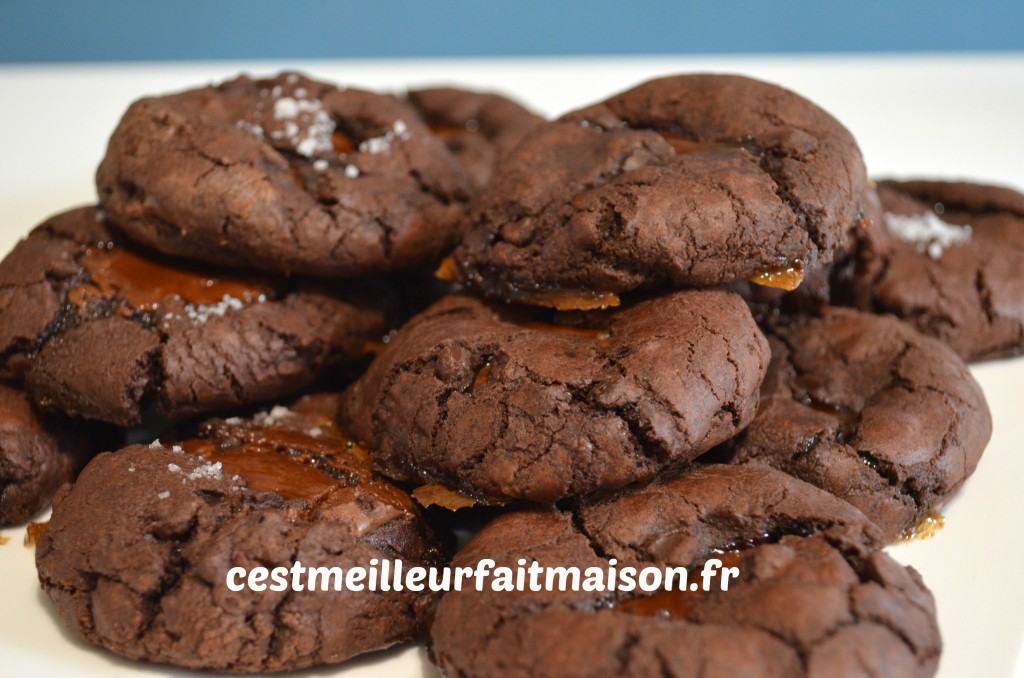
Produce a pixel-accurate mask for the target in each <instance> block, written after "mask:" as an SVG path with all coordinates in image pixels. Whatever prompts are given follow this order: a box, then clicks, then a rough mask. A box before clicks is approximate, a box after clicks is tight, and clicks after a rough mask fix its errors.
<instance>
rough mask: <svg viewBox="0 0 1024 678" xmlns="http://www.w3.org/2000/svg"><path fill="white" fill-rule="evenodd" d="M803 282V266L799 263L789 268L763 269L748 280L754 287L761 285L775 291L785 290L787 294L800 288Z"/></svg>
mask: <svg viewBox="0 0 1024 678" xmlns="http://www.w3.org/2000/svg"><path fill="white" fill-rule="evenodd" d="M803 281H804V271H803V265H802V264H801V263H800V262H799V261H798V262H796V263H794V264H791V265H789V266H775V267H773V268H768V269H765V270H764V271H761V272H760V273H758V274H757V275H755V276H754V277H752V278H750V282H752V283H754V284H755V285H761V286H762V287H774V288H776V289H780V290H786V291H787V292H792V291H793V290H795V289H796V288H798V287H800V283H802V282H803Z"/></svg>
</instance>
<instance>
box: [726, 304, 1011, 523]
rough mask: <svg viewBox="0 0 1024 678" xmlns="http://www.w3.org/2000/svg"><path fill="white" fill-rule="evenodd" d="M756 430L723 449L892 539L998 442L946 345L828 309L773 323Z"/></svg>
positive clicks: (893, 322)
mask: <svg viewBox="0 0 1024 678" xmlns="http://www.w3.org/2000/svg"><path fill="white" fill-rule="evenodd" d="M768 335H769V342H770V343H771V347H772V361H771V364H770V365H769V367H768V374H767V376H766V377H765V380H764V383H763V384H762V386H761V405H760V407H759V409H758V412H757V416H756V417H755V418H754V421H753V422H752V423H751V424H750V426H749V427H747V429H746V430H744V431H743V432H742V433H741V434H740V435H739V436H737V437H736V439H734V440H732V441H729V442H728V443H726V444H725V445H724V446H723V447H724V448H726V449H727V450H729V451H728V453H727V454H728V459H729V460H730V461H732V462H733V463H740V464H764V465H769V466H773V467H775V468H778V469H781V470H783V471H786V472H787V473H790V474H792V475H795V476H797V477H799V478H801V479H803V480H805V481H807V482H810V483H812V484H814V485H817V486H818V487H821V488H822V489H825V490H827V491H829V492H831V493H833V494H835V495H837V496H838V497H840V498H842V499H845V500H846V501H848V502H850V503H851V504H853V505H854V506H856V507H858V508H859V509H861V510H862V511H863V512H864V513H865V514H866V515H867V516H868V517H869V518H871V519H872V520H874V521H875V523H876V524H877V525H878V526H879V527H880V528H881V529H882V532H883V533H884V534H885V536H886V537H887V538H888V539H890V540H892V539H895V538H896V537H897V536H898V535H899V534H900V532H902V531H903V530H905V529H907V528H909V527H912V526H913V525H915V524H916V523H917V522H918V521H919V520H920V519H922V518H924V517H925V516H926V515H927V514H928V513H929V512H930V511H932V510H934V509H937V508H938V507H940V506H941V505H942V504H943V503H945V501H946V500H947V499H949V498H950V497H951V496H952V495H953V494H954V493H955V492H956V491H957V490H958V489H959V488H960V486H961V485H962V484H963V482H964V481H965V480H966V479H967V477H968V476H970V475H971V473H973V472H974V469H975V467H976V466H977V463H978V460H979V459H980V458H981V454H982V452H983V451H984V449H985V446H986V444H987V443H988V440H989V437H990V436H991V434H992V417H991V413H990V412H989V409H988V404H987V403H986V402H985V396H984V394H983V393H982V390H981V387H980V386H979V385H978V383H977V382H976V381H975V380H974V378H973V377H972V376H971V373H970V371H969V370H968V369H967V366H966V365H965V364H964V362H963V360H961V359H960V358H959V356H957V355H956V353H955V352H954V351H953V350H951V349H950V348H949V347H948V346H946V345H944V344H943V343H942V342H940V341H938V340H936V339H934V338H931V337H926V336H924V335H922V334H920V333H919V332H917V331H915V330H914V328H913V327H911V326H910V325H907V324H905V323H903V322H901V321H899V320H897V319H895V318H893V317H891V316H888V317H887V316H875V315H871V314H867V313H861V312H859V311H855V310H852V309H843V308H827V309H825V310H824V312H823V314H822V316H821V317H820V318H812V317H790V318H780V319H778V320H777V321H776V322H775V323H773V324H770V326H769V330H768Z"/></svg>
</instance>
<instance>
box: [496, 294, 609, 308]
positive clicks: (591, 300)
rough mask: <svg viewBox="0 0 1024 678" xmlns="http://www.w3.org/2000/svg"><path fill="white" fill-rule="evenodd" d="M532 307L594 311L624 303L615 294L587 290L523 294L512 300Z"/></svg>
mask: <svg viewBox="0 0 1024 678" xmlns="http://www.w3.org/2000/svg"><path fill="white" fill-rule="evenodd" d="M512 300H513V301H518V302H521V303H524V304H528V305H530V306H543V307H545V308H553V309H555V310H556V311H593V310H595V309H600V308H609V307H614V306H618V305H620V304H621V303H622V301H621V300H620V299H619V296H618V295H617V294H615V293H613V292H591V291H587V290H544V291H540V290H538V291H533V292H523V293H521V294H517V295H515V297H514V298H513V299H512Z"/></svg>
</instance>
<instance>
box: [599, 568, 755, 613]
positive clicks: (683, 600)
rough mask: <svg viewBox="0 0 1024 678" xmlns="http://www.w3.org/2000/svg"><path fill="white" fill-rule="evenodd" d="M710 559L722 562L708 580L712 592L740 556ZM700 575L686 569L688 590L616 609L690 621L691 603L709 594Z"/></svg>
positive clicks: (662, 594)
mask: <svg viewBox="0 0 1024 678" xmlns="http://www.w3.org/2000/svg"><path fill="white" fill-rule="evenodd" d="M711 557H712V558H718V559H719V560H721V561H722V567H720V568H718V569H717V570H715V576H714V578H712V579H709V580H708V581H709V583H710V585H711V587H712V590H714V587H715V586H716V584H718V583H719V582H718V578H719V577H720V576H721V574H720V573H721V571H722V569H723V568H726V567H738V566H739V564H740V556H739V552H738V551H732V552H730V553H722V554H716V555H713V556H711ZM709 560H710V558H709ZM700 573H701V570H700V569H694V568H688V569H687V576H686V580H687V581H686V587H687V589H688V590H678V589H674V590H672V591H660V592H658V593H655V594H652V595H650V596H646V597H644V598H634V599H633V600H627V601H626V602H624V603H620V604H619V605H617V606H616V607H618V608H619V609H621V610H623V611H624V612H629V613H631V614H639V615H643V616H646V617H672V618H674V619H690V618H691V617H692V616H693V603H694V602H695V601H696V600H698V599H699V597H700V596H702V595H706V594H708V593H710V592H711V591H705V590H704V589H703V579H702V578H701V574H700ZM694 585H697V588H696V589H694V588H693V586H694Z"/></svg>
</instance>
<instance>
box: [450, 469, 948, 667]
mask: <svg viewBox="0 0 1024 678" xmlns="http://www.w3.org/2000/svg"><path fill="white" fill-rule="evenodd" d="M880 545H881V535H880V534H879V533H878V531H877V528H875V527H874V526H873V525H872V524H871V523H870V522H869V521H868V520H867V519H866V518H865V517H864V516H863V515H862V514H861V513H860V512H859V511H857V510H856V509H854V508H853V507H851V506H850V505H849V504H846V503H845V502H842V501H840V500H838V499H836V498H835V497H832V496H830V495H828V494H827V493H825V492H823V491H821V490H819V489H817V488H815V487H813V486H811V485H808V484H806V483H804V482H802V481H800V480H797V479H795V478H792V477H789V476H786V475H785V474H783V473H781V472H778V471H776V470H774V469H768V468H755V467H734V466H723V465H707V466H705V465H700V464H698V465H696V466H694V467H691V469H690V470H688V471H686V472H684V473H682V474H680V475H679V476H677V477H674V478H663V479H659V480H657V481H655V482H654V483H652V484H651V485H649V486H647V487H645V488H641V489H638V490H633V491H629V492H626V493H625V494H623V495H621V496H619V497H614V498H610V499H605V500H600V501H597V502H592V503H586V504H584V505H582V506H581V507H579V508H577V509H576V510H575V511H574V512H572V513H568V512H558V511H540V510H537V511H523V512H518V513H511V514H507V515H505V516H503V517H500V518H498V519H497V520H495V521H493V522H492V523H490V524H489V525H487V526H486V527H485V528H484V529H483V530H481V532H480V533H478V534H477V535H476V536H475V537H474V538H473V539H472V540H471V541H470V542H469V543H468V544H467V545H466V546H465V547H464V548H463V549H462V551H460V552H459V553H458V554H457V555H456V556H455V558H454V560H453V566H455V567H459V566H474V565H475V564H476V563H477V562H478V561H479V560H480V559H483V558H491V559H493V560H494V561H496V565H495V567H501V566H506V567H512V568H515V567H516V565H517V563H518V562H519V560H520V559H522V558H525V559H526V560H527V562H530V561H537V562H539V563H540V565H541V566H544V567H569V566H576V567H579V568H580V570H581V571H583V570H585V569H586V568H588V567H597V568H601V569H604V568H607V567H608V564H609V562H610V560H611V559H612V558H614V559H616V560H617V564H616V567H617V568H619V571H620V572H621V570H622V568H624V567H643V566H648V565H653V566H656V567H686V568H687V569H688V573H690V574H691V576H692V574H693V573H696V572H698V571H699V569H700V567H701V566H702V565H703V563H704V562H705V561H707V560H708V559H710V558H713V557H717V558H719V559H722V560H724V561H727V562H728V564H729V565H730V566H735V567H738V568H739V571H740V572H739V577H738V578H737V579H735V580H733V581H731V582H730V585H729V589H728V590H727V591H721V590H714V589H713V590H711V591H706V592H678V591H677V592H674V593H671V592H667V591H664V590H662V591H659V592H654V593H642V592H636V591H634V592H623V591H620V592H616V593H609V592H586V591H564V592H561V591H536V592H535V591H524V592H494V591H492V590H490V589H489V588H485V590H484V591H482V592H478V591H476V590H470V589H465V590H463V591H460V592H452V593H447V594H445V595H444V596H443V597H442V599H441V601H440V603H439V605H438V609H437V613H436V614H435V617H434V621H433V623H432V626H431V629H430V639H431V656H432V659H433V660H434V662H435V663H437V664H438V666H439V667H440V668H441V670H442V671H443V672H445V673H446V675H452V676H480V677H482V676H523V677H526V676H529V677H536V676H559V677H565V676H573V677H577V676H579V677H582V676H595V677H596V676H610V675H621V676H650V675H661V676H680V677H682V676H693V677H697V676H701V677H704V678H712V677H717V676H739V675H742V676H801V675H809V676H834V675H861V674H867V675H874V676H893V677H894V678H895V677H897V676H900V677H905V676H929V675H932V674H933V673H934V671H935V668H936V665H937V662H938V656H939V652H940V649H941V641H940V638H939V632H938V627H937V623H936V619H935V607H934V602H933V600H932V596H931V594H930V593H929V592H928V590H927V589H926V588H925V587H924V585H923V584H922V583H921V580H920V577H919V576H918V574H917V573H916V572H915V571H914V570H912V569H911V568H904V567H902V566H900V565H898V564H897V563H896V562H894V561H893V560H891V559H890V558H889V557H888V556H886V555H884V554H883V553H881V552H879V551H877V550H876V549H877V548H878V547H879V546H880ZM688 579H689V578H688Z"/></svg>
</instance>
